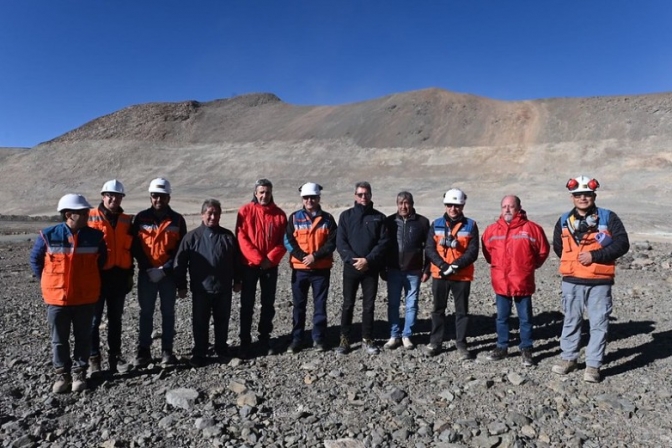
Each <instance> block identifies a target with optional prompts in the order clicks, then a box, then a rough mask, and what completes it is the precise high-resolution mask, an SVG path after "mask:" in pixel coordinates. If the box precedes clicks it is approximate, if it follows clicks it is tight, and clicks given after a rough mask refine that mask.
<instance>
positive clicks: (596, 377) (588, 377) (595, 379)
mask: <svg viewBox="0 0 672 448" xmlns="http://www.w3.org/2000/svg"><path fill="white" fill-rule="evenodd" d="M601 379H602V378H601V377H600V369H599V368H597V367H588V366H586V370H585V371H584V372H583V381H585V382H586V383H599V382H600V380H601Z"/></svg>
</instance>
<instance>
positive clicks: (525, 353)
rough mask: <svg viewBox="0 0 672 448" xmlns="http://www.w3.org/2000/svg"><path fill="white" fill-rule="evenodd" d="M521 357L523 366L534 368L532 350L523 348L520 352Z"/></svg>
mask: <svg viewBox="0 0 672 448" xmlns="http://www.w3.org/2000/svg"><path fill="white" fill-rule="evenodd" d="M520 357H521V358H522V360H523V365H524V366H525V367H532V366H534V358H532V349H529V348H523V349H521V350H520Z"/></svg>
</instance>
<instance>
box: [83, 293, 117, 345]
mask: <svg viewBox="0 0 672 448" xmlns="http://www.w3.org/2000/svg"><path fill="white" fill-rule="evenodd" d="M125 301H126V295H125V294H119V295H102V296H100V299H98V303H96V307H95V313H94V315H93V325H92V327H91V356H100V323H101V322H102V320H103V310H104V308H105V304H106V303H107V345H108V349H109V353H110V354H111V355H120V354H121V319H122V316H123V314H124V302H125Z"/></svg>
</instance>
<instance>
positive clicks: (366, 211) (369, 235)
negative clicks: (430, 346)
mask: <svg viewBox="0 0 672 448" xmlns="http://www.w3.org/2000/svg"><path fill="white" fill-rule="evenodd" d="M388 243H389V236H388V233H387V227H386V226H385V215H384V214H382V213H381V212H379V211H378V210H376V209H374V208H373V202H371V184H369V183H368V182H358V183H357V184H356V185H355V205H354V207H352V208H349V209H347V210H345V211H344V212H343V213H341V216H340V218H339V221H338V232H337V233H336V249H337V250H338V253H339V255H340V256H341V259H342V260H343V308H342V310H341V342H340V344H339V346H338V348H337V349H336V351H337V352H338V353H339V354H343V355H344V354H346V353H348V352H349V351H350V338H351V335H350V331H351V327H352V314H353V311H354V308H355V300H356V298H357V290H358V289H359V286H360V285H361V286H362V296H363V299H362V347H363V348H364V350H366V352H367V353H369V354H371V355H376V354H378V352H379V350H378V347H376V346H375V344H374V342H373V313H374V307H375V301H376V294H378V275H379V273H380V270H381V269H382V268H383V266H384V263H385V255H386V252H387V245H388Z"/></svg>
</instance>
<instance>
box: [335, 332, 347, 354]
mask: <svg viewBox="0 0 672 448" xmlns="http://www.w3.org/2000/svg"><path fill="white" fill-rule="evenodd" d="M349 351H350V341H349V340H348V337H347V336H344V335H341V342H340V344H338V347H336V353H338V354H339V355H347V354H348V352H349Z"/></svg>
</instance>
